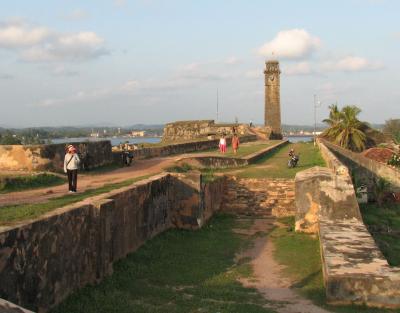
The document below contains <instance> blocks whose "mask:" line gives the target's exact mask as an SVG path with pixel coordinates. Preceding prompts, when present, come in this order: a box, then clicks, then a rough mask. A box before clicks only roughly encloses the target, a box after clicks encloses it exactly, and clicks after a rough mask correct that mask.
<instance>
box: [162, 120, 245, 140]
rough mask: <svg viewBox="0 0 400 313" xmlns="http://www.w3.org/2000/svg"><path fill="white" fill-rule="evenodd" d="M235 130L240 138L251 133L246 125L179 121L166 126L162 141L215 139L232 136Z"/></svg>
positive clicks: (209, 121) (205, 121)
mask: <svg viewBox="0 0 400 313" xmlns="http://www.w3.org/2000/svg"><path fill="white" fill-rule="evenodd" d="M234 128H235V131H236V133H237V134H238V135H239V136H244V135H248V134H250V133H251V132H250V128H249V126H248V125H246V124H216V123H215V122H214V121H213V120H199V121H179V122H174V123H169V124H166V125H165V127H164V134H163V139H162V141H164V142H172V141H182V140H196V139H197V140H198V139H201V138H209V139H215V138H217V137H219V136H221V135H222V134H225V135H226V136H232V135H233V129H234Z"/></svg>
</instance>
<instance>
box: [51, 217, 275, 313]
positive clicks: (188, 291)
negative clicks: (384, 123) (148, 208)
mask: <svg viewBox="0 0 400 313" xmlns="http://www.w3.org/2000/svg"><path fill="white" fill-rule="evenodd" d="M234 224H235V220H234V218H233V217H229V216H226V215H218V216H216V217H214V218H213V219H212V220H211V222H210V223H209V224H208V225H206V226H205V227H204V228H202V229H201V230H199V231H195V232H193V231H184V230H170V231H167V232H165V233H163V234H161V235H159V236H157V237H156V238H154V239H152V240H150V241H148V242H147V243H146V244H145V245H144V246H142V247H141V248H140V249H139V250H138V251H136V252H135V253H132V254H130V255H129V256H128V257H127V258H126V259H124V260H121V261H119V262H117V263H116V264H115V265H114V274H113V275H112V276H111V277H108V278H106V279H105V280H104V281H103V282H102V283H100V284H99V285H98V286H95V287H93V286H89V287H86V288H83V289H82V290H80V291H78V292H76V293H75V294H73V295H72V296H70V297H69V298H68V299H67V300H66V301H65V302H64V303H62V304H61V305H60V306H59V307H58V308H56V309H54V310H53V311H52V313H71V312H74V313H83V312H85V313H102V312H104V313H113V312H118V313H124V312H126V313H128V312H135V313H140V312H143V313H144V312H146V313H158V312H159V313H161V312H163V313H164V312H168V313H190V312H209V313H216V312H220V313H272V312H274V311H271V310H269V309H266V308H263V304H264V303H265V300H264V299H263V298H262V297H261V295H259V294H258V293H257V292H256V291H255V290H254V289H250V288H244V287H242V286H241V284H240V283H238V282H237V278H238V277H243V276H249V275H251V270H250V266H249V265H248V264H246V263H241V262H239V264H235V263H234V261H233V259H234V255H235V253H237V252H239V251H240V250H241V248H243V247H244V246H245V245H246V244H247V242H246V241H247V240H245V239H244V238H241V237H239V235H236V234H234V233H233V232H232V227H233V226H234Z"/></svg>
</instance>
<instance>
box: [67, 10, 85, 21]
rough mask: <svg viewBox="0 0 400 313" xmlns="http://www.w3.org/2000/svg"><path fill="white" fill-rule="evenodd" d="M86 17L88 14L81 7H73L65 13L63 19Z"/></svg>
mask: <svg viewBox="0 0 400 313" xmlns="http://www.w3.org/2000/svg"><path fill="white" fill-rule="evenodd" d="M88 17H89V14H88V13H87V12H86V11H84V10H81V9H75V10H74V11H72V12H71V13H69V14H67V15H66V16H65V19H66V20H69V21H81V20H85V19H87V18H88Z"/></svg>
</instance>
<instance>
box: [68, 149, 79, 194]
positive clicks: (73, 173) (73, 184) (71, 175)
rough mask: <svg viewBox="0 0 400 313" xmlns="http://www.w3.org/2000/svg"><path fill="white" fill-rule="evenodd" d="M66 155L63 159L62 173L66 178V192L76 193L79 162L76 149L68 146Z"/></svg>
mask: <svg viewBox="0 0 400 313" xmlns="http://www.w3.org/2000/svg"><path fill="white" fill-rule="evenodd" d="M67 151H68V152H67V153H66V154H65V157H64V172H65V173H67V176H68V190H69V192H76V188H77V185H78V184H77V183H78V168H79V163H80V162H81V160H80V159H79V157H78V154H77V153H76V148H75V147H74V146H73V145H69V146H68V148H67Z"/></svg>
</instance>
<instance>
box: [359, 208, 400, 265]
mask: <svg viewBox="0 0 400 313" xmlns="http://www.w3.org/2000/svg"><path fill="white" fill-rule="evenodd" d="M361 213H362V215H363V219H364V223H365V224H366V225H367V226H368V229H369V231H370V232H371V234H372V236H373V237H374V239H375V242H376V243H377V245H378V246H379V248H380V250H381V251H382V253H383V255H384V256H385V257H386V259H387V260H388V263H389V264H390V265H393V266H399V265H400V204H384V205H383V206H382V207H379V206H378V205H377V204H375V203H368V204H362V205H361Z"/></svg>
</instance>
